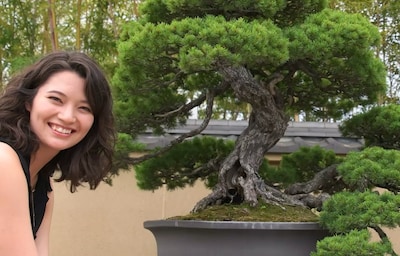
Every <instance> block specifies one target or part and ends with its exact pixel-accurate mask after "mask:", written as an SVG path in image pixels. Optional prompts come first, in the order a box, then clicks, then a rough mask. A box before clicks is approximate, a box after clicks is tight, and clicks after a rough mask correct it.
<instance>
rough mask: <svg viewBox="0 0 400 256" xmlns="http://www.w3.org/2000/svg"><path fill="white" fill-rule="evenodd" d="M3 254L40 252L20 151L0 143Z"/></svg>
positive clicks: (0, 200) (1, 253) (0, 240)
mask: <svg viewBox="0 0 400 256" xmlns="http://www.w3.org/2000/svg"><path fill="white" fill-rule="evenodd" d="M0 230H3V231H4V232H0V255H18V256H19V255H21V256H22V255H26V256H27V255H37V252H36V248H35V243H34V240H33V236H32V228H31V222H30V214H29V198H28V186H27V183H26V177H25V174H24V171H23V169H22V165H21V162H20V160H19V157H18V154H17V153H16V152H15V151H14V149H12V148H11V147H10V146H9V145H8V144H6V143H2V142H0Z"/></svg>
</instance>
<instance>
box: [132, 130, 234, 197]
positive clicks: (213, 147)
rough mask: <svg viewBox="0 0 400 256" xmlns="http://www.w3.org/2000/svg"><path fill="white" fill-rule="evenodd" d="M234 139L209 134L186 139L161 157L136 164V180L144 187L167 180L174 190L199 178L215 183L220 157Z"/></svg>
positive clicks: (207, 182)
mask: <svg viewBox="0 0 400 256" xmlns="http://www.w3.org/2000/svg"><path fill="white" fill-rule="evenodd" d="M233 143H234V142H233V141H224V140H222V139H216V138H214V137H207V136H204V137H195V138H193V139H192V140H186V141H184V142H183V143H181V144H178V145H176V146H175V147H173V148H172V149H171V150H169V151H168V152H166V153H164V154H163V155H161V156H160V157H157V158H152V159H149V160H147V161H145V162H143V163H141V164H139V165H137V166H135V171H136V178H137V181H138V183H137V184H138V186H139V188H141V189H144V190H155V189H157V188H160V187H162V186H163V185H164V184H165V185H166V187H167V189H169V190H173V189H176V188H182V187H185V186H187V185H193V184H194V182H195V181H196V180H198V179H200V180H203V181H205V183H206V185H207V186H209V187H212V186H213V185H215V183H216V180H217V174H218V168H219V166H220V164H221V161H223V159H224V158H225V157H226V156H227V155H228V154H229V152H230V151H231V150H232V149H233ZM209 159H215V160H213V162H209Z"/></svg>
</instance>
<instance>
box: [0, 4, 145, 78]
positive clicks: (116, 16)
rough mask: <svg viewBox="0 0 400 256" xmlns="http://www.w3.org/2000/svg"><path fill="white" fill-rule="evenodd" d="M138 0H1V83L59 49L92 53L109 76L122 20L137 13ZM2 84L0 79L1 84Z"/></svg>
mask: <svg viewBox="0 0 400 256" xmlns="http://www.w3.org/2000/svg"><path fill="white" fill-rule="evenodd" d="M138 2H139V1H115V0H90V1H82V0H80V1H72V0H68V1H63V3H62V4H57V3H56V1H54V0H38V1H19V0H1V1H0V7H1V8H0V83H1V84H4V83H5V82H6V81H7V79H8V78H9V77H10V75H11V74H12V73H13V72H15V71H18V70H20V69H21V68H23V67H24V66H26V65H27V64H30V63H31V62H32V61H34V60H35V59H36V58H38V57H39V56H42V55H44V54H46V53H48V52H51V51H55V50H60V49H61V50H80V51H84V52H86V53H88V54H90V55H91V56H92V57H93V58H95V59H96V60H97V61H98V62H100V64H101V65H102V66H103V67H104V68H105V70H106V71H107V73H108V74H109V76H110V77H111V75H112V73H113V68H114V67H115V64H116V55H117V50H116V41H117V38H118V36H119V34H120V31H121V27H122V25H123V24H124V23H125V22H126V21H129V20H133V19H135V18H136V16H137V15H138V13H137V5H138ZM1 84H0V85H1Z"/></svg>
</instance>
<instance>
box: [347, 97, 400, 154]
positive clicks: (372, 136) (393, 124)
mask: <svg viewBox="0 0 400 256" xmlns="http://www.w3.org/2000/svg"><path fill="white" fill-rule="evenodd" d="M339 128H340V131H341V132H342V133H343V135H344V136H354V137H358V138H364V140H365V146H366V147H370V146H379V147H383V148H387V149H400V139H399V138H400V106H399V105H397V104H390V105H385V106H376V107H374V108H372V109H370V110H368V111H366V112H363V113H360V114H358V115H354V116H353V117H351V118H350V119H348V120H345V121H344V122H343V123H342V124H341V125H340V127H339Z"/></svg>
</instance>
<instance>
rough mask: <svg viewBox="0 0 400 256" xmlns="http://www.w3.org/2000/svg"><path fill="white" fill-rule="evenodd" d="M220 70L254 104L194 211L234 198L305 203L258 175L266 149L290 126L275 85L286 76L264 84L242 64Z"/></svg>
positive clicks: (254, 202)
mask: <svg viewBox="0 0 400 256" xmlns="http://www.w3.org/2000/svg"><path fill="white" fill-rule="evenodd" d="M218 71H219V72H220V74H221V75H222V76H223V78H224V79H225V81H226V82H228V83H229V84H230V85H231V87H232V88H233V90H234V92H235V94H236V96H237V97H238V98H239V99H240V100H241V101H244V102H247V103H249V104H250V105H251V107H252V112H251V115H250V118H249V125H248V127H247V128H246V129H245V130H244V131H243V132H242V134H241V135H240V136H239V138H238V139H237V141H236V144H235V148H234V150H233V151H232V152H231V153H230V154H229V155H228V156H227V158H226V159H225V160H224V162H223V163H222V165H221V168H220V171H219V180H218V184H217V185H216V186H215V188H214V190H213V192H212V193H211V194H210V195H208V196H207V197H205V198H203V199H202V200H201V201H199V202H198V203H197V205H196V206H195V207H194V209H193V211H198V210H200V209H203V208H205V207H207V206H208V205H212V204H218V203H221V202H223V201H226V200H233V198H239V199H240V200H241V201H245V202H249V203H250V204H251V205H256V204H257V202H258V198H262V199H263V200H265V201H266V202H270V203H289V204H301V203H300V202H299V201H297V200H295V199H292V198H291V197H289V196H286V195H285V194H284V193H282V192H280V191H278V190H276V189H274V188H272V187H269V186H267V185H266V184H265V183H264V181H263V180H262V179H261V178H260V176H259V175H258V170H259V167H260V166H261V164H262V162H263V160H264V156H265V153H266V152H267V151H268V150H269V149H270V148H272V147H273V146H274V145H275V144H276V143H277V142H278V141H279V139H280V138H282V137H283V135H284V133H285V131H286V128H287V126H288V120H289V119H288V117H287V116H286V115H285V113H284V106H283V104H282V102H283V99H281V98H280V97H279V92H278V91H277V89H276V86H275V85H276V83H278V82H279V81H281V80H282V79H283V76H280V75H275V76H274V77H273V79H271V80H270V81H269V83H268V84H264V83H262V82H260V81H257V80H256V79H255V78H254V77H253V75H252V74H251V73H250V72H249V71H248V70H247V69H246V68H244V67H241V66H237V67H232V66H227V65H220V66H218Z"/></svg>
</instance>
